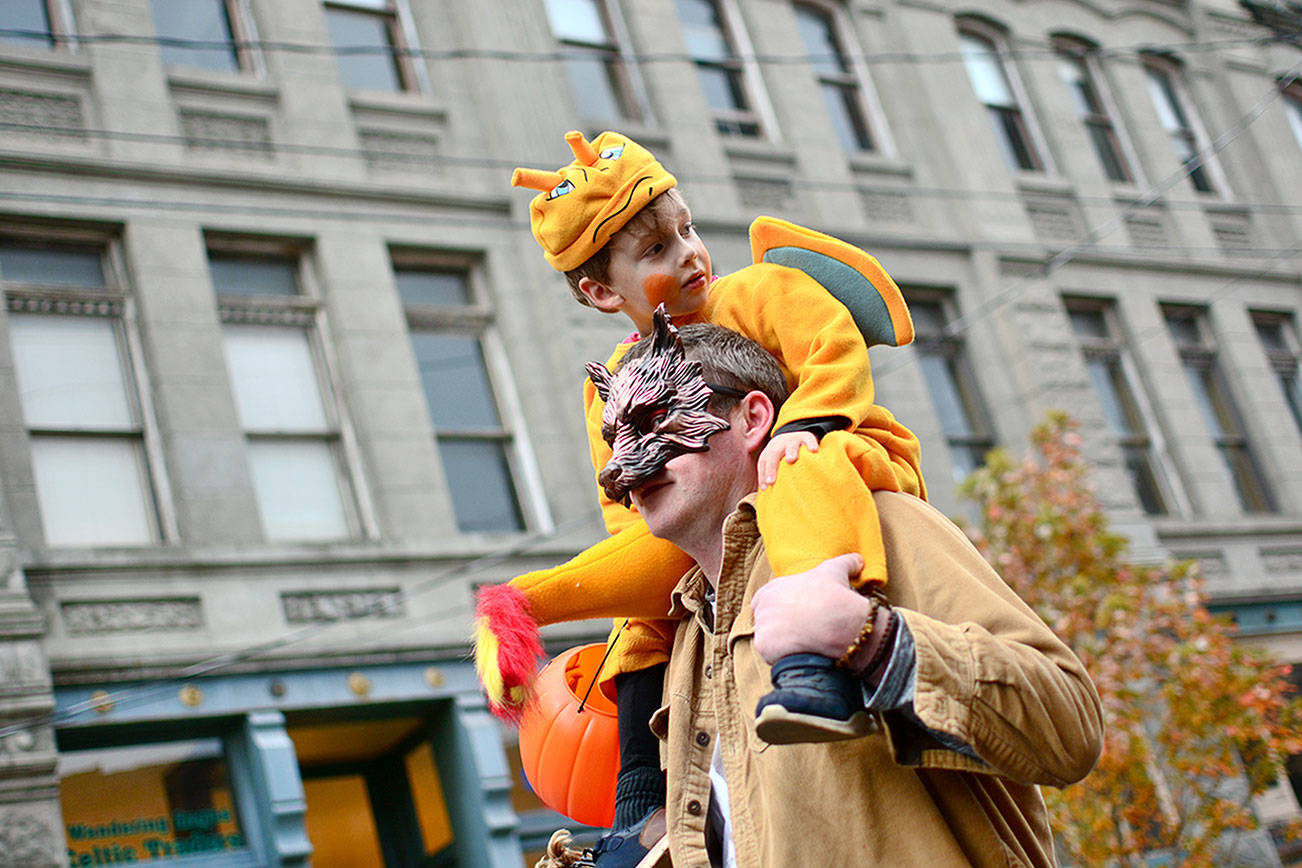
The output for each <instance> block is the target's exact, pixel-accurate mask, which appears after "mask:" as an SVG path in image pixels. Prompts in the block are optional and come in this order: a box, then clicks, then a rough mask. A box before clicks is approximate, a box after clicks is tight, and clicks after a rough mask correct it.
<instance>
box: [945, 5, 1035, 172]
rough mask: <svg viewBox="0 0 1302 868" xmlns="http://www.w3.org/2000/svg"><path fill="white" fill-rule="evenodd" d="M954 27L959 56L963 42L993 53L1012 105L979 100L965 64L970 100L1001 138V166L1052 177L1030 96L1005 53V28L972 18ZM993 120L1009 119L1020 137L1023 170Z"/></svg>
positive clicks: (960, 20)
mask: <svg viewBox="0 0 1302 868" xmlns="http://www.w3.org/2000/svg"><path fill="white" fill-rule="evenodd" d="M955 26H956V28H957V30H958V35H959V48H960V52H961V51H962V44H963V40H964V38H971V39H974V40H976V41H978V42H984V43H985V44H986V45H988V46H989V47H990V48H991V49H993V52H992V53H993V56H994V59H995V61H996V63H997V65H998V69H999V72H1000V73H1001V75H1002V76H1003V79H1004V83H1005V85H1006V86H1007V87H1008V91H1009V94H1010V95H1011V96H1012V99H1013V104H1012V105H1011V106H997V105H993V104H991V103H987V102H985V101H984V100H982V99H981V97H980V95H979V94H977V92H976V83H975V82H974V81H973V80H972V76H971V74H970V73H968V72H967V69H966V64H965V68H964V72H965V74H967V79H968V84H969V86H970V87H971V89H972V94H973V96H974V97H975V98H976V100H977V102H979V103H980V104H981V106H982V108H983V109H985V114H986V117H987V119H988V121H989V122H990V125H991V127H992V132H993V134H994V135H995V136H996V137H1002V140H1001V143H1000V147H999V151H1000V153H1001V154H1002V155H1003V157H1004V163H1005V165H1007V166H1008V168H1009V170H1010V171H1013V172H1038V173H1044V174H1050V173H1052V172H1053V171H1054V166H1053V162H1052V156H1051V155H1050V152H1049V148H1048V143H1047V142H1046V140H1045V138H1044V134H1043V132H1042V131H1041V129H1040V124H1039V121H1038V120H1037V118H1036V116H1035V112H1034V111H1033V110H1032V105H1031V100H1030V95H1029V94H1028V93H1027V90H1026V87H1025V85H1024V83H1023V82H1022V77H1021V74H1020V73H1019V72H1018V69H1017V65H1016V64H1015V63H1013V58H1012V54H1011V52H1010V50H1009V43H1010V41H1011V38H1012V37H1011V35H1010V33H1009V32H1008V30H1007V29H1006V28H1003V27H1000V26H999V25H997V24H994V23H993V22H990V21H986V20H984V19H981V18H974V17H960V18H958V19H956V21H955ZM996 116H998V118H999V119H1002V118H1005V117H1008V118H1011V119H1012V120H1013V122H1014V125H1015V127H1016V128H1017V129H1018V130H1019V131H1020V132H1021V133H1022V135H1023V139H1024V144H1025V148H1026V151H1027V154H1028V156H1029V158H1030V163H1031V165H1030V166H1023V165H1022V164H1021V162H1020V161H1015V160H1014V159H1010V158H1012V157H1015V155H1016V147H1015V144H1016V143H1014V142H1012V141H1010V140H1009V139H1008V137H1007V134H1006V133H1005V132H1004V130H1005V129H1006V127H1005V125H1004V124H1003V123H997V122H996V120H997V118H996Z"/></svg>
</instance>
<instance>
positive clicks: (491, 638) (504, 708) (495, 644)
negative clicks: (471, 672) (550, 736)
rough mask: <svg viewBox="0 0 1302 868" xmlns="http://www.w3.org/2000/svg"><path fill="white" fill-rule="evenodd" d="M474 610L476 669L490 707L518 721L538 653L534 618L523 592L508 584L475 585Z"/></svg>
mask: <svg viewBox="0 0 1302 868" xmlns="http://www.w3.org/2000/svg"><path fill="white" fill-rule="evenodd" d="M475 614H476V617H475V670H476V671H477V672H478V673H479V681H480V683H481V684H483V686H484V693H485V695H486V696H487V697H488V705H489V709H490V710H491V711H492V712H493V714H495V715H497V716H498V717H500V718H502V719H503V720H506V721H508V722H511V723H519V720H520V714H521V713H522V712H523V710H524V706H525V704H526V703H527V702H528V701H529V697H530V695H531V693H532V685H533V680H534V676H535V674H536V673H537V671H538V661H539V660H540V659H541V657H542V641H541V638H540V637H539V635H538V622H537V621H535V620H534V618H533V616H532V615H531V614H530V613H529V602H528V600H527V599H526V598H525V595H524V593H523V592H522V591H520V590H519V589H518V588H515V587H512V586H511V585H509V584H508V585H489V586H485V587H483V588H480V589H479V592H478V594H477V595H476V606H475Z"/></svg>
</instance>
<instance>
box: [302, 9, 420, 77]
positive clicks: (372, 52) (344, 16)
mask: <svg viewBox="0 0 1302 868" xmlns="http://www.w3.org/2000/svg"><path fill="white" fill-rule="evenodd" d="M399 12H400V10H399V8H398V0H331V2H328V3H326V5H325V15H326V26H327V27H328V28H329V30H330V41H331V43H332V44H333V45H334V47H335V48H336V49H347V50H346V51H340V52H339V53H337V54H336V55H335V63H336V64H338V67H339V77H340V78H341V79H342V80H343V84H344V87H347V88H349V89H352V90H380V91H403V90H419V85H418V84H417V78H416V69H415V66H414V65H413V63H412V58H411V55H410V53H409V49H408V41H407V39H406V37H405V34H404V28H403V26H402V21H401V16H400V15H399Z"/></svg>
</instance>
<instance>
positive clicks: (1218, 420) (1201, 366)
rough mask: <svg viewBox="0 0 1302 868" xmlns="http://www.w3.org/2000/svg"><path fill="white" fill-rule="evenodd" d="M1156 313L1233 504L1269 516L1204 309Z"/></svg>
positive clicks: (1268, 501)
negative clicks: (1171, 342) (1230, 490)
mask: <svg viewBox="0 0 1302 868" xmlns="http://www.w3.org/2000/svg"><path fill="white" fill-rule="evenodd" d="M1162 315H1163V317H1164V318H1165V319H1166V325H1167V329H1168V330H1169V331H1170V333H1171V337H1172V339H1173V340H1174V341H1175V345H1176V349H1177V351H1178V352H1179V353H1180V362H1181V364H1182V365H1183V366H1184V370H1185V375H1186V376H1187V377H1188V380H1189V387H1190V388H1191V389H1192V390H1193V394H1194V399H1195V400H1196V401H1197V403H1198V409H1199V410H1200V411H1202V416H1203V421H1204V422H1205V423H1206V424H1207V430H1208V432H1209V433H1210V434H1211V436H1212V441H1213V442H1214V443H1215V445H1216V449H1217V451H1218V452H1219V453H1220V456H1221V460H1222V462H1223V464H1224V467H1225V472H1226V475H1227V477H1228V478H1229V481H1230V483H1231V484H1232V485H1233V487H1234V491H1235V493H1236V494H1237V495H1238V498H1239V505H1240V506H1242V507H1243V510H1244V511H1245V512H1273V511H1274V510H1275V508H1276V507H1275V504H1274V501H1273V500H1272V498H1271V494H1270V490H1269V489H1268V488H1267V487H1266V482H1265V479H1264V478H1263V476H1262V474H1261V470H1260V468H1259V467H1258V465H1257V461H1256V459H1255V458H1254V457H1253V455H1252V450H1251V449H1250V448H1249V446H1248V438H1247V436H1246V435H1245V434H1244V431H1243V424H1242V422H1241V421H1240V419H1241V418H1242V417H1241V416H1240V414H1239V412H1238V409H1237V408H1236V406H1235V404H1234V401H1233V400H1232V399H1231V398H1230V389H1229V385H1228V384H1227V383H1226V382H1225V376H1224V374H1223V372H1222V371H1221V368H1220V365H1219V364H1218V362H1217V358H1216V347H1215V346H1214V345H1213V343H1212V341H1211V340H1210V338H1209V335H1208V331H1207V321H1206V316H1205V313H1204V311H1203V310H1202V309H1201V308H1195V307H1177V306H1171V307H1164V308H1163V309H1162Z"/></svg>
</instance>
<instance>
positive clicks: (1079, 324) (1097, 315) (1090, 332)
mask: <svg viewBox="0 0 1302 868" xmlns="http://www.w3.org/2000/svg"><path fill="white" fill-rule="evenodd" d="M1068 316H1069V317H1070V318H1071V328H1072V331H1073V332H1075V333H1076V337H1078V338H1097V339H1099V340H1104V339H1106V338H1108V337H1110V335H1109V333H1108V323H1107V320H1106V319H1105V318H1104V315H1103V311H1101V310H1097V309H1083V310H1072V311H1068Z"/></svg>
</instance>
